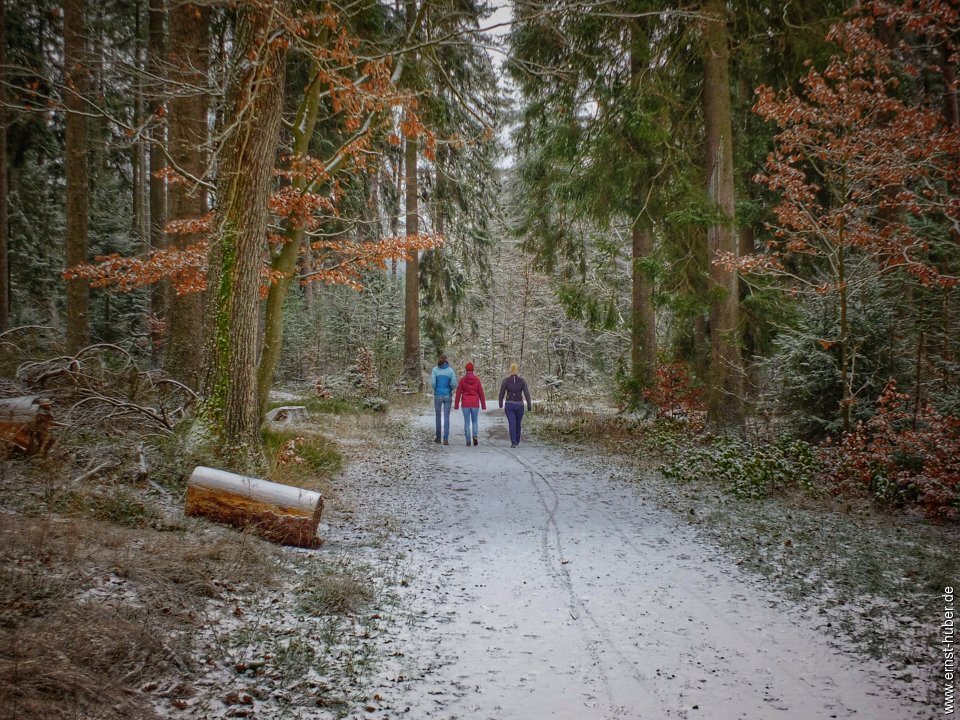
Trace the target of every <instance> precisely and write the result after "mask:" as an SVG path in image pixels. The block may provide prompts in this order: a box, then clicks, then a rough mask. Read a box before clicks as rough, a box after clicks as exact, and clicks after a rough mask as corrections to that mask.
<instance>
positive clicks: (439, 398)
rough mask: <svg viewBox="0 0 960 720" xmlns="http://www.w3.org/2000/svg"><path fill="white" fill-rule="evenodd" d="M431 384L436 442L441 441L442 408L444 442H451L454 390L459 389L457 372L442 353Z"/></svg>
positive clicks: (432, 375) (447, 443)
mask: <svg viewBox="0 0 960 720" xmlns="http://www.w3.org/2000/svg"><path fill="white" fill-rule="evenodd" d="M430 385H431V386H432V387H433V410H434V412H435V413H436V414H437V436H436V437H435V438H434V440H433V441H434V442H435V443H437V444H439V443H440V409H441V408H443V444H444V445H449V444H450V442H449V440H450V406H451V405H453V391H454V390H456V389H457V374H456V373H455V372H454V371H453V368H452V367H450V365H449V364H447V356H446V355H441V356H440V357H439V358H438V360H437V366H436V367H435V368H434V369H433V372H432V373H430Z"/></svg>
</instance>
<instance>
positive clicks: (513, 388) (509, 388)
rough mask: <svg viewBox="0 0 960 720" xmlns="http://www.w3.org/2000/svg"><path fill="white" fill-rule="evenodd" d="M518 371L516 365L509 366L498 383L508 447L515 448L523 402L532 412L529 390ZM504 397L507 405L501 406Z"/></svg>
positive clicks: (517, 443) (518, 441)
mask: <svg viewBox="0 0 960 720" xmlns="http://www.w3.org/2000/svg"><path fill="white" fill-rule="evenodd" d="M518 372H519V369H518V368H517V364H516V363H513V364H512V365H511V366H510V374H509V375H507V377H505V378H504V379H503V382H502V383H500V407H502V408H503V411H504V413H505V414H506V416H507V424H508V425H510V447H512V448H515V447H516V446H517V445H519V444H520V423H521V422H523V401H524V399H526V401H527V410H533V403H531V402H530V389H529V388H528V387H527V381H526V380H524V379H523V378H522V377H520V375H518V374H517V373H518ZM504 397H506V399H507V404H506V405H504V404H503V399H504Z"/></svg>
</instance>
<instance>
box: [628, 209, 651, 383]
mask: <svg viewBox="0 0 960 720" xmlns="http://www.w3.org/2000/svg"><path fill="white" fill-rule="evenodd" d="M632 232H633V252H632V260H633V263H632V265H633V278H632V280H633V287H632V293H631V299H632V301H631V327H630V362H631V366H632V371H633V379H634V381H635V382H636V383H637V384H638V386H639V387H649V386H650V385H651V384H652V383H653V373H654V371H655V370H656V367H657V319H656V315H655V313H654V308H653V280H652V278H651V277H650V273H649V272H648V271H647V270H646V269H645V267H644V263H645V262H646V261H647V260H649V259H650V257H651V255H652V254H653V235H652V234H651V232H650V230H649V229H648V228H645V227H640V226H638V225H635V226H634V227H633V231H632Z"/></svg>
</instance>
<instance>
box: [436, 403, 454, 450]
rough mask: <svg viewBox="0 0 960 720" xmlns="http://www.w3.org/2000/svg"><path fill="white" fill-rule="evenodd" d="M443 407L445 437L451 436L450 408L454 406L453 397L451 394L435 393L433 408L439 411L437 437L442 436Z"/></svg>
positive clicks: (445, 438)
mask: <svg viewBox="0 0 960 720" xmlns="http://www.w3.org/2000/svg"><path fill="white" fill-rule="evenodd" d="M441 407H442V408H443V439H444V440H447V439H449V438H450V408H451V407H453V398H452V397H450V396H449V395H434V396H433V410H434V412H436V413H437V437H438V438H439V437H440V408H441Z"/></svg>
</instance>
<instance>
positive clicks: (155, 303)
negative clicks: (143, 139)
mask: <svg viewBox="0 0 960 720" xmlns="http://www.w3.org/2000/svg"><path fill="white" fill-rule="evenodd" d="M164 15H165V12H164V0H148V10H147V67H148V71H149V75H150V82H151V88H150V93H149V97H150V105H149V109H150V122H151V129H150V179H149V188H150V249H151V250H159V249H161V248H163V247H164V246H165V245H166V237H165V234H164V230H165V228H166V224H167V183H166V180H165V179H164V178H163V177H162V175H161V173H162V172H163V169H164V168H165V167H166V165H167V163H166V160H165V159H164V155H163V145H164V143H165V142H166V133H165V132H164V131H165V129H166V119H165V108H164V104H163V84H162V82H161V78H162V77H163V73H164V62H163V60H164V50H165V46H166V42H165V36H164ZM169 287H170V283H169V282H167V281H166V280H162V281H161V282H158V283H156V284H155V285H153V286H152V287H151V288H150V313H151V315H153V317H154V318H155V319H157V320H165V319H166V315H167V294H168V292H169ZM154 327H155V328H159V327H160V326H159V325H154ZM151 339H152V347H153V351H154V356H155V357H157V356H158V353H159V351H160V348H161V347H162V345H163V342H164V338H163V336H162V335H161V334H160V333H159V331H158V330H155V331H154V333H153V336H152V338H151Z"/></svg>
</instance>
